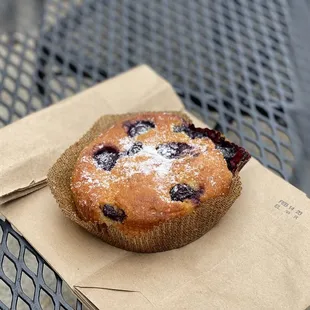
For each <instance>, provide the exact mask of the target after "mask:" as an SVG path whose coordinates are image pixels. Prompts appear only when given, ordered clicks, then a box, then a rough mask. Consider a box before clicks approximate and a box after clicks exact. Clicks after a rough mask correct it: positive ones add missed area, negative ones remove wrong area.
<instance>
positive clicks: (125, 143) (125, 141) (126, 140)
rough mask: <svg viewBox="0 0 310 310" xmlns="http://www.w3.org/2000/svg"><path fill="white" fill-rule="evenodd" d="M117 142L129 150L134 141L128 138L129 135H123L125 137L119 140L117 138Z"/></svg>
mask: <svg viewBox="0 0 310 310" xmlns="http://www.w3.org/2000/svg"><path fill="white" fill-rule="evenodd" d="M119 144H120V145H121V146H122V147H123V148H124V149H125V150H129V149H130V148H131V147H132V146H133V144H134V141H133V140H132V139H130V138H129V137H125V138H122V139H121V140H119Z"/></svg>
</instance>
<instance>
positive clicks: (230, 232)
mask: <svg viewBox="0 0 310 310" xmlns="http://www.w3.org/2000/svg"><path fill="white" fill-rule="evenodd" d="M112 106H113V109H114V110H113V109H112V108H111V107H112ZM116 110H117V111H118V113H124V112H131V111H137V110H140V111H141V110H182V105H181V103H180V101H179V99H178V98H177V96H176V95H175V93H174V92H173V91H172V89H171V87H170V86H169V85H168V84H167V83H166V82H164V81H163V80H162V79H161V78H160V77H158V76H157V75H156V74H154V73H153V72H152V71H151V70H150V69H148V68H147V67H145V66H142V67H139V68H137V69H134V70H132V71H131V72H129V73H126V74H124V75H121V76H119V77H116V78H115V79H113V80H110V81H107V82H105V83H103V84H101V85H98V86H96V87H95V88H93V89H90V90H87V91H86V92H84V93H81V94H80V95H77V96H75V97H72V98H69V99H67V100H65V101H64V102H62V103H59V104H57V105H55V106H53V107H51V108H48V109H46V110H44V111H42V112H39V113H37V114H33V115H31V116H29V117H27V118H25V119H23V120H22V121H19V122H16V123H14V124H12V125H11V126H9V127H7V128H4V129H2V130H1V131H0V150H1V155H2V156H1V158H4V162H5V163H6V164H4V162H2V163H1V166H0V175H1V178H0V183H1V184H0V188H1V191H2V192H1V194H2V195H3V194H8V193H11V192H13V191H15V190H17V189H20V188H27V186H28V185H29V184H30V183H31V181H32V180H34V181H35V182H39V181H41V180H44V179H45V176H46V172H47V170H48V168H49V167H50V166H51V164H52V163H53V162H54V160H55V159H56V158H57V157H58V156H59V155H60V154H61V153H62V152H63V150H64V149H66V148H67V147H68V146H69V145H70V144H72V143H73V142H74V141H75V140H77V139H78V138H79V137H80V136H81V135H82V134H83V133H84V132H85V131H86V130H87V129H88V128H89V127H90V126H91V124H92V123H94V121H95V120H96V119H97V118H98V116H99V115H101V114H104V113H108V112H109V114H110V113H111V111H112V113H115V112H116ZM40 115H41V116H40ZM52 117H53V121H54V123H52V122H51V121H52ZM44 119H45V122H44ZM55 122H56V123H55ZM55 126H56V127H57V128H56V129H55V130H53V128H55ZM58 127H59V128H58ZM60 128H62V130H60ZM64 132H66V135H64ZM18 134H21V135H22V136H23V137H24V138H23V139H21V138H19V137H18ZM15 136H16V137H17V138H16V139H17V140H16V139H13V138H15ZM26 137H27V139H25V138H26ZM15 141H16V143H15ZM40 141H41V142H42V143H40ZM44 141H45V142H44ZM40 144H41V147H42V149H41V147H38V145H40ZM4 145H6V146H7V148H6V149H4V150H3V146H4ZM34 146H36V149H37V150H35V147H34ZM22 149H23V150H24V154H21V152H20V150H22ZM40 149H41V151H40ZM40 153H41V154H42V164H41V163H40V164H38V165H35V163H36V159H37V158H38V157H37V156H38V154H40ZM47 153H49V155H47ZM12 154H13V155H12ZM43 158H44V160H43ZM10 167H12V168H10ZM18 167H23V169H25V171H28V172H27V173H26V174H23V175H22V177H20V178H18ZM27 169H28V170H27ZM2 176H5V178H3V177H2ZM241 179H242V183H243V191H242V194H241V196H240V197H239V198H238V200H237V201H236V203H235V204H234V205H233V206H232V207H231V208H230V210H229V211H228V213H227V214H226V215H225V216H224V217H223V219H222V220H221V221H220V222H219V224H218V225H217V226H215V227H214V228H213V229H212V230H211V231H209V232H208V233H207V234H206V235H205V236H203V237H202V238H200V239H199V240H197V241H195V242H193V243H191V244H189V245H187V246H185V247H183V248H180V249H177V250H172V251H168V252H163V253H155V254H137V253H130V252H126V251H123V250H120V249H117V248H115V247H112V246H110V245H108V244H106V243H104V242H102V241H101V240H100V239H98V238H95V237H94V236H92V235H91V234H89V233H88V232H86V231H85V230H84V229H82V228H80V227H79V226H78V225H76V224H74V223H72V222H71V221H70V220H68V219H66V218H65V217H64V216H63V215H62V213H61V211H60V210H59V208H58V205H57V203H56V202H55V200H54V198H53V196H52V195H51V193H50V191H49V189H48V188H47V187H44V188H43V189H40V190H38V191H35V192H34V193H32V194H30V195H27V196H25V197H23V198H21V199H17V200H14V201H12V202H9V203H6V204H4V205H2V206H0V212H1V213H2V214H3V215H4V216H5V217H7V218H8V220H9V221H11V222H12V223H13V224H14V226H16V227H17V229H18V230H19V231H20V232H21V233H22V234H23V235H24V237H25V238H26V239H27V240H28V241H29V242H30V243H31V244H32V245H33V246H34V247H35V248H36V249H37V250H38V252H40V253H41V255H42V256H43V257H44V258H45V259H46V260H47V261H48V262H49V263H50V264H51V265H52V266H53V267H54V268H55V270H56V271H57V272H58V273H59V274H60V275H61V276H62V277H63V279H64V280H65V281H67V282H68V284H69V285H70V286H71V287H72V288H73V289H74V291H75V292H76V294H77V295H78V296H79V297H80V298H81V299H82V300H83V301H84V302H85V304H87V305H88V306H89V307H90V308H92V309H121V308H124V307H127V308H129V309H154V308H157V309H294V310H295V309H305V308H306V307H307V306H309V304H310V294H309V292H310V264H309V261H310V243H309V240H310V231H309V228H308V227H310V212H309V207H310V202H309V199H307V198H306V196H305V194H304V193H302V192H300V191H299V190H297V189H296V188H294V187H293V186H291V185H290V184H288V183H286V182H285V181H283V180H282V179H280V178H278V177H277V176H276V175H274V174H273V173H271V172H270V171H268V170H267V169H265V168H264V167H262V166H261V165H260V164H259V163H258V162H257V161H256V160H254V159H251V161H250V162H249V163H248V164H247V165H246V166H245V168H244V169H243V170H242V172H241ZM11 180H13V181H14V182H12V183H11V182H10V181H11ZM4 185H5V188H6V189H5V190H3V186H4ZM126 305H127V306H126Z"/></svg>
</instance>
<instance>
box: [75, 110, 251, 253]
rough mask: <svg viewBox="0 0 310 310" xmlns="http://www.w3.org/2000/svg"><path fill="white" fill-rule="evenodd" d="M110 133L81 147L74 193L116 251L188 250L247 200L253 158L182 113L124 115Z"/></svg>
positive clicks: (83, 215)
mask: <svg viewBox="0 0 310 310" xmlns="http://www.w3.org/2000/svg"><path fill="white" fill-rule="evenodd" d="M101 123H104V122H102V121H101ZM103 127H105V128H104V129H103V130H101V132H100V134H99V135H97V137H95V138H93V139H92V141H91V142H90V143H87V145H84V146H83V148H81V151H80V153H79V154H78V156H77V158H76V160H75V163H74V165H73V167H72V171H71V178H70V190H71V194H72V198H73V201H74V204H75V208H76V211H77V215H78V217H79V218H80V219H81V221H83V222H84V223H90V224H92V225H96V230H97V233H95V234H97V235H99V236H100V237H101V238H102V239H103V240H105V241H107V242H108V243H110V244H113V245H115V246H118V247H121V248H124V249H127V250H132V251H137V252H156V251H164V250H169V249H173V248H177V247H181V246H183V245H185V244H188V243H189V242H192V241H194V240H195V239H197V238H199V237H201V236H202V235H203V234H204V233H206V232H207V231H208V230H209V229H211V228H212V227H213V226H214V225H215V224H216V223H217V222H218V221H219V220H220V218H221V217H222V216H223V215H224V214H225V213H226V212H227V210H228V209H229V208H230V206H231V205H232V204H233V202H234V201H235V200H236V198H237V197H238V196H239V194H240V191H241V183H240V179H239V176H238V172H239V171H240V170H241V168H242V167H243V166H244V164H245V163H246V162H247V161H248V160H249V159H250V155H249V154H248V152H246V151H245V150H244V149H243V148H241V147H239V146H237V145H235V144H233V143H231V142H229V141H227V140H226V139H225V137H224V136H222V135H221V134H220V133H219V132H217V131H214V130H210V129H207V128H205V129H202V128H196V127H195V126H194V125H193V124H192V123H191V120H190V119H189V118H188V117H186V116H185V115H183V114H181V113H172V112H146V113H137V114H130V115H121V116H116V117H115V121H114V122H113V123H112V124H110V125H109V126H108V127H106V126H103ZM87 225H88V224H87ZM98 230H101V232H98Z"/></svg>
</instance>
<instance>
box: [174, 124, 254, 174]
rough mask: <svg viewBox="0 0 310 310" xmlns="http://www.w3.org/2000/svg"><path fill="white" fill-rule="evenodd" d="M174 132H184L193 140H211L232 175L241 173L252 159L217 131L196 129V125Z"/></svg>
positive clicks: (182, 127) (175, 129)
mask: <svg viewBox="0 0 310 310" xmlns="http://www.w3.org/2000/svg"><path fill="white" fill-rule="evenodd" d="M174 132H184V133H185V134H187V135H188V136H189V137H190V138H191V139H196V138H209V139H211V140H212V142H213V143H214V144H215V148H216V149H218V150H219V151H221V153H222V154H223V156H224V158H225V160H226V162H227V167H228V169H229V170H230V171H231V172H232V173H236V172H237V171H240V170H241V169H242V167H243V166H244V165H245V163H246V162H248V161H249V159H250V158H251V156H250V154H249V153H248V152H247V151H246V150H245V149H244V148H242V147H240V146H238V145H236V144H234V143H232V142H230V141H228V140H226V139H225V137H224V136H223V135H222V134H221V133H220V132H219V131H216V130H212V129H209V128H196V127H195V126H194V125H192V124H191V125H181V126H178V127H175V128H174Z"/></svg>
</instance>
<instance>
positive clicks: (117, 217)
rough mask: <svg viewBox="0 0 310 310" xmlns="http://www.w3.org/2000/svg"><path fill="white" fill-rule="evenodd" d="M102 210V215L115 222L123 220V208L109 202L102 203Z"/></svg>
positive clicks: (124, 216)
mask: <svg viewBox="0 0 310 310" xmlns="http://www.w3.org/2000/svg"><path fill="white" fill-rule="evenodd" d="M102 212H103V214H104V216H106V217H108V218H109V219H111V220H113V221H116V222H121V223H122V222H124V220H125V219H126V217H127V215H126V213H125V211H124V210H123V209H120V208H118V207H115V206H112V205H110V204H105V205H103V208H102Z"/></svg>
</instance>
